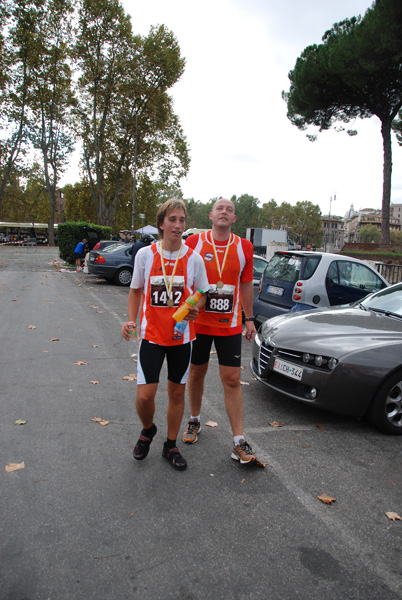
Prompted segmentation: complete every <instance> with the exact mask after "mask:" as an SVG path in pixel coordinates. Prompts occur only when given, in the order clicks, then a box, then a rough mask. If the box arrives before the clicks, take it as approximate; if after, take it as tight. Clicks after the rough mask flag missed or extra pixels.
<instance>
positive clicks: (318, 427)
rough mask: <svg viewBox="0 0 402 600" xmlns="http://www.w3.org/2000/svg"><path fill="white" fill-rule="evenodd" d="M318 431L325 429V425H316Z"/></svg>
mask: <svg viewBox="0 0 402 600" xmlns="http://www.w3.org/2000/svg"><path fill="white" fill-rule="evenodd" d="M316 427H317V429H325V427H324V425H316Z"/></svg>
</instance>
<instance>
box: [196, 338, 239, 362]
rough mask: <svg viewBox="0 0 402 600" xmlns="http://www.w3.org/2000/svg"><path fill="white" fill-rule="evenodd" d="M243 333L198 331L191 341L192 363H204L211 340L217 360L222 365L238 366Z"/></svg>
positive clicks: (208, 354)
mask: <svg viewBox="0 0 402 600" xmlns="http://www.w3.org/2000/svg"><path fill="white" fill-rule="evenodd" d="M242 337H243V335H242V334H241V333H236V334H235V335H206V334H204V333H198V334H197V339H196V340H195V341H194V342H193V354H192V356H191V362H192V364H193V365H205V363H207V362H208V361H209V357H210V353H211V348H212V342H214V344H215V349H216V353H217V355H218V362H219V364H220V365H221V366H222V367H240V365H241V340H242Z"/></svg>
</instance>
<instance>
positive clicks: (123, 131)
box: [119, 115, 138, 236]
mask: <svg viewBox="0 0 402 600" xmlns="http://www.w3.org/2000/svg"><path fill="white" fill-rule="evenodd" d="M119 133H120V134H121V135H126V134H127V128H126V118H125V117H122V118H121V122H120V129H119ZM134 140H135V145H134V168H133V201H132V205H131V235H132V236H134V220H135V189H136V187H137V143H138V118H137V115H135V138H134Z"/></svg>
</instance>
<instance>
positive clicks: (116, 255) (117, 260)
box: [88, 243, 133, 286]
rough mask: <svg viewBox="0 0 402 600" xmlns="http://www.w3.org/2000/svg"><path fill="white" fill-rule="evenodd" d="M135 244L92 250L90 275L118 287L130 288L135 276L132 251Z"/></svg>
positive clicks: (112, 245) (90, 254)
mask: <svg viewBox="0 0 402 600" xmlns="http://www.w3.org/2000/svg"><path fill="white" fill-rule="evenodd" d="M132 247H133V244H124V243H117V244H111V245H109V246H107V247H106V248H104V249H103V250H91V252H90V253H89V260H88V273H89V274H90V275H96V276H97V277H101V278H102V279H106V280H107V281H113V282H114V283H117V284H118V285H123V286H129V285H130V283H131V278H132V275H133V267H132V266H131V249H132Z"/></svg>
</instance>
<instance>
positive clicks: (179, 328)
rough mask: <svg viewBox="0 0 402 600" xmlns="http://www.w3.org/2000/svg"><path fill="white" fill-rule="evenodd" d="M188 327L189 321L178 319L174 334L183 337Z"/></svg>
mask: <svg viewBox="0 0 402 600" xmlns="http://www.w3.org/2000/svg"><path fill="white" fill-rule="evenodd" d="M187 327H188V321H184V320H182V321H176V323H175V326H174V330H173V334H174V336H175V337H181V336H182V335H183V333H184V332H185V331H186V329H187Z"/></svg>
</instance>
